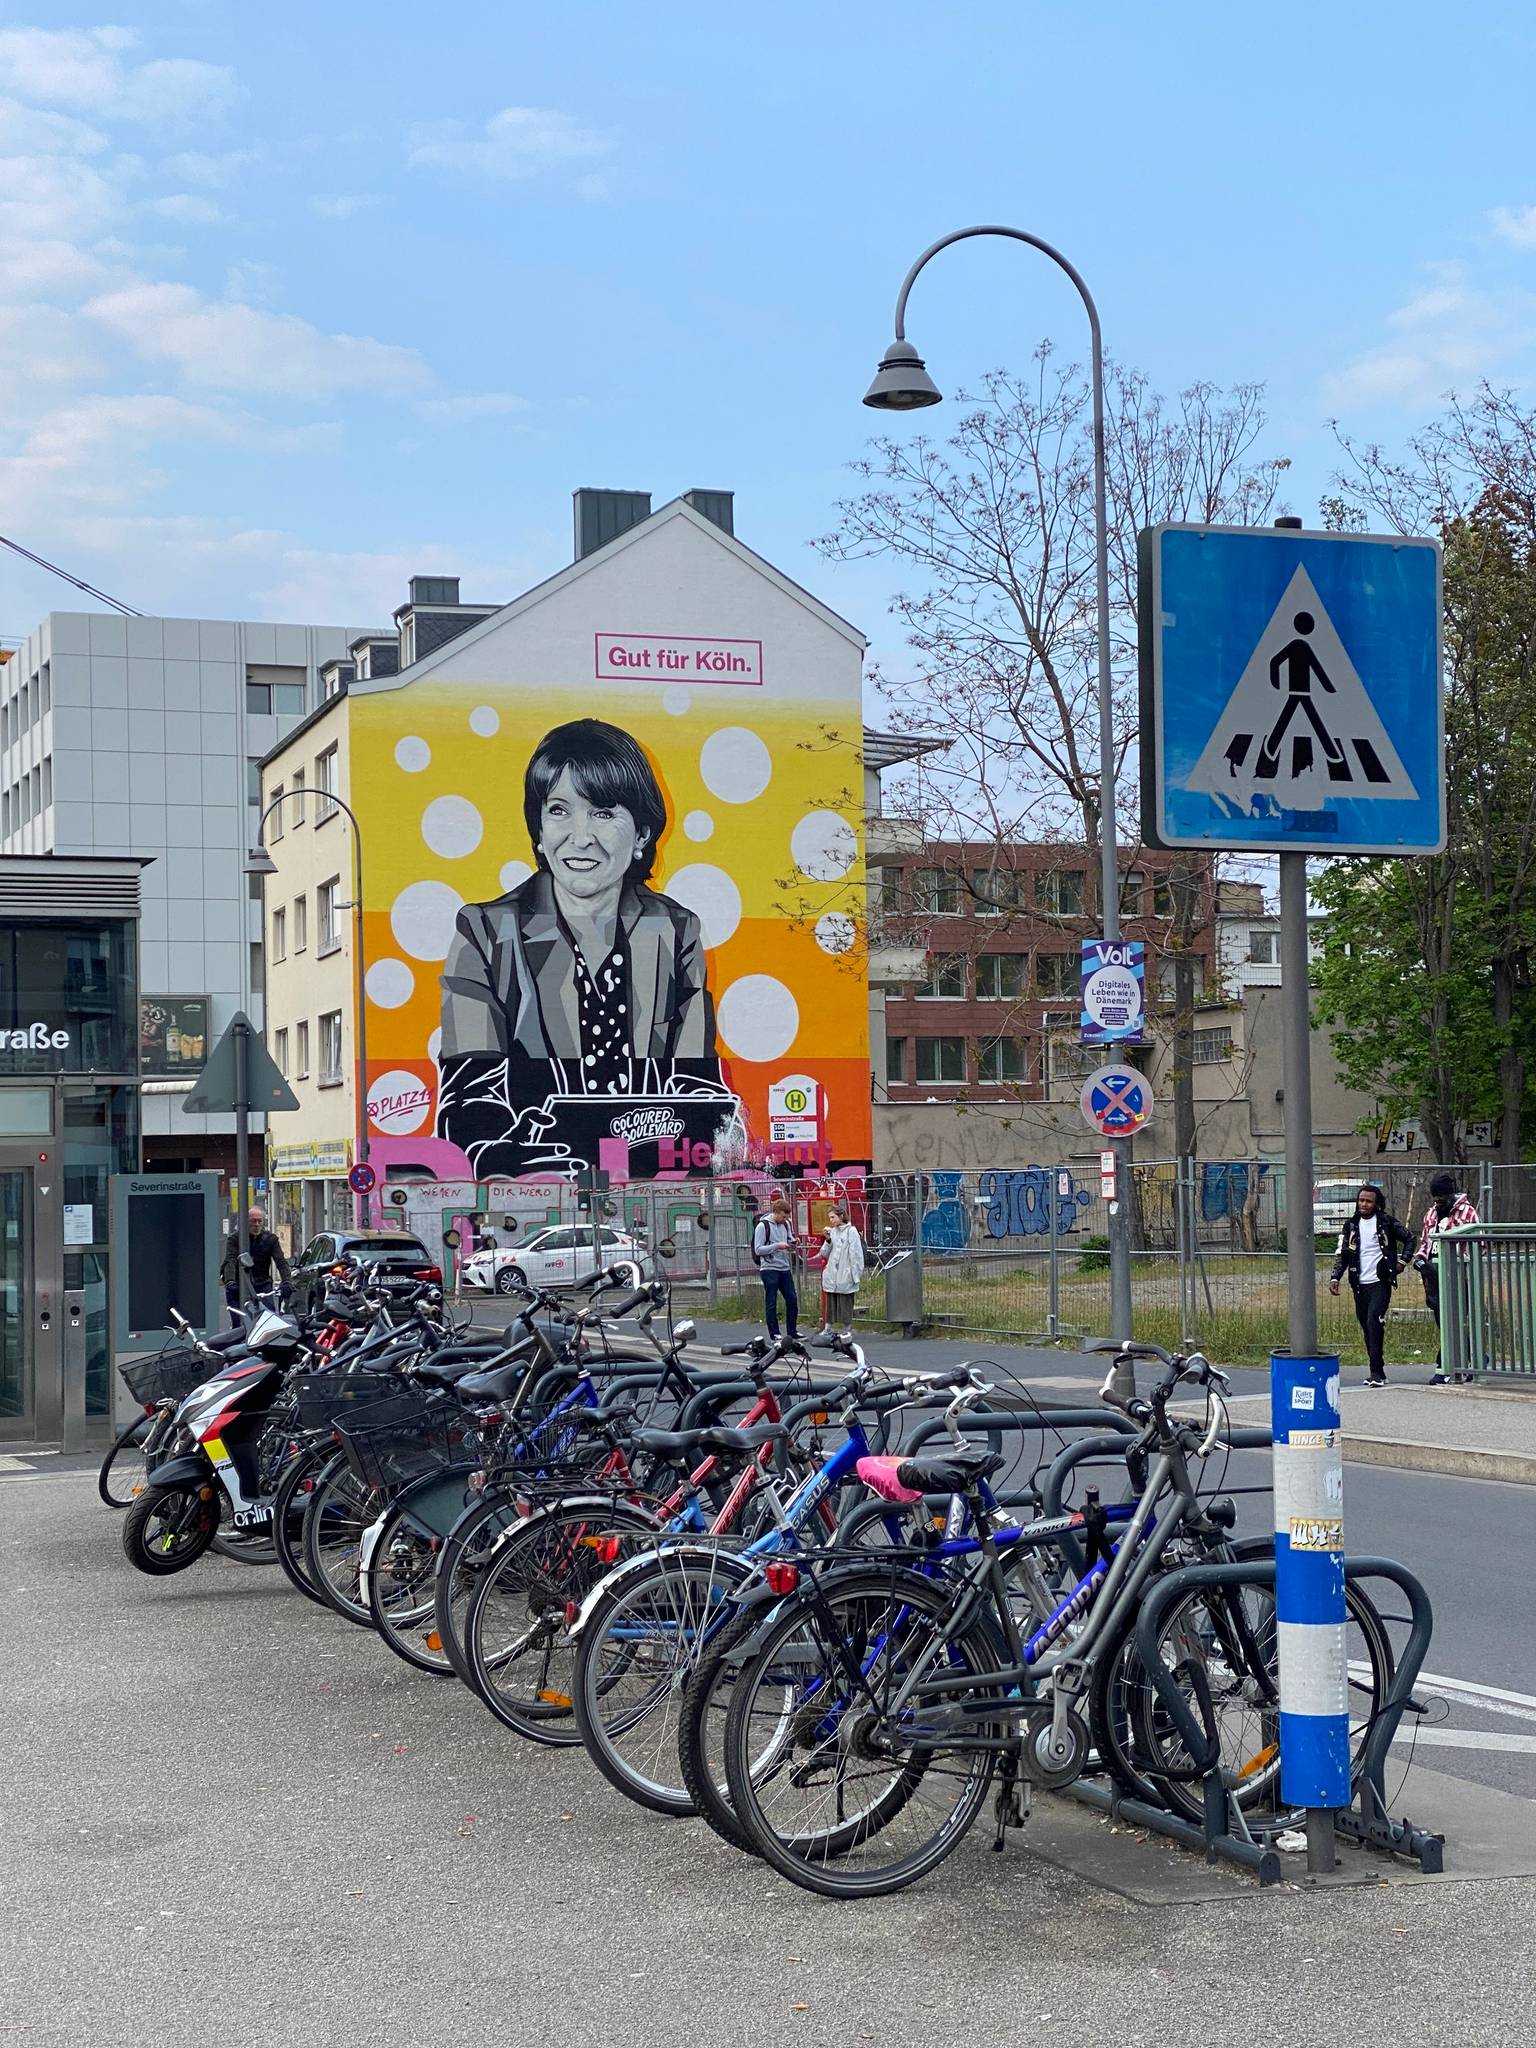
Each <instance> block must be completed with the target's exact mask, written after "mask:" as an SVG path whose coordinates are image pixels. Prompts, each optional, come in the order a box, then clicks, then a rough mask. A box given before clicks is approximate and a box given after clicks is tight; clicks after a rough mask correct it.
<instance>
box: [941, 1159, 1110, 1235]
mask: <svg viewBox="0 0 1536 2048" xmlns="http://www.w3.org/2000/svg"><path fill="white" fill-rule="evenodd" d="M935 1178H937V1175H935ZM977 1188H978V1190H979V1192H980V1196H981V1199H982V1200H983V1201H984V1202H985V1203H986V1205H987V1206H986V1222H987V1235H988V1237H1047V1236H1049V1235H1050V1231H1051V1208H1052V1205H1053V1204H1054V1206H1055V1210H1056V1231H1057V1234H1058V1236H1064V1235H1065V1234H1066V1233H1067V1232H1068V1231H1072V1230H1076V1228H1077V1226H1078V1222H1079V1217H1080V1212H1081V1211H1082V1210H1083V1209H1085V1208H1087V1206H1088V1204H1089V1203H1090V1202H1091V1201H1092V1200H1093V1196H1092V1194H1091V1193H1090V1192H1089V1190H1088V1188H1087V1187H1086V1186H1080V1185H1079V1183H1078V1181H1077V1178H1076V1176H1075V1175H1074V1174H1073V1173H1072V1171H1071V1170H1070V1168H1068V1167H1065V1166H1058V1167H1047V1166H1027V1167H1025V1168H1024V1169H1023V1170H1022V1172H1017V1173H1002V1172H996V1171H993V1170H991V1169H989V1170H988V1171H987V1172H986V1173H984V1174H982V1175H981V1177H980V1179H979V1180H978V1182H977Z"/></svg>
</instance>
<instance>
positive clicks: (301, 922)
mask: <svg viewBox="0 0 1536 2048" xmlns="http://www.w3.org/2000/svg"><path fill="white" fill-rule="evenodd" d="M308 945H309V898H308V897H307V896H295V897H294V899H293V950H294V951H295V953H302V952H304V951H305V949H306V948H307V947H308Z"/></svg>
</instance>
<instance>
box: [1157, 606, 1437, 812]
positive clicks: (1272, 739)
mask: <svg viewBox="0 0 1536 2048" xmlns="http://www.w3.org/2000/svg"><path fill="white" fill-rule="evenodd" d="M1186 787H1187V788H1189V789H1192V790H1199V791H1201V792H1203V793H1204V794H1205V795H1207V796H1210V797H1212V798H1214V799H1215V801H1216V802H1217V803H1218V804H1220V805H1222V806H1223V807H1224V808H1225V807H1229V806H1230V808H1231V810H1232V812H1233V813H1234V815H1236V816H1239V817H1248V816H1251V815H1252V813H1253V811H1254V809H1255V808H1256V807H1258V806H1264V807H1270V806H1272V807H1273V808H1274V809H1275V810H1277V811H1280V810H1318V809H1321V808H1322V806H1323V805H1324V804H1325V803H1326V802H1327V801H1328V799H1329V798H1330V797H1335V798H1336V797H1340V796H1369V797H1374V798H1378V799H1398V800H1401V801H1404V802H1411V801H1413V800H1415V799H1416V798H1417V796H1418V791H1417V790H1416V789H1415V787H1414V785H1413V781H1412V778H1411V777H1410V776H1409V774H1408V771H1407V770H1406V769H1405V768H1404V766H1403V764H1402V761H1401V760H1400V759H1399V757H1398V753H1397V749H1396V748H1395V747H1394V746H1393V744H1392V741H1391V739H1390V738H1389V736H1388V734H1387V730H1386V728H1385V726H1384V725H1383V724H1382V722H1381V719H1380V717H1379V716H1378V715H1377V712H1376V710H1375V707H1374V706H1373V705H1372V703H1371V700H1370V697H1369V696H1368V694H1367V692H1366V688H1365V685H1364V683H1363V682H1362V681H1361V680H1360V676H1359V673H1358V671H1357V670H1356V668H1355V665H1354V663H1353V662H1352V661H1351V659H1350V657H1349V651H1348V649H1347V648H1346V647H1345V645H1344V642H1343V640H1342V639H1341V638H1340V637H1339V633H1338V631H1337V629H1336V628H1335V626H1334V623H1333V621H1332V619H1330V618H1329V616H1328V612H1327V609H1326V607H1325V606H1324V604H1323V602H1322V599H1321V598H1320V597H1319V596H1318V594H1317V590H1316V588H1315V586H1314V585H1313V582H1312V579H1311V577H1310V576H1309V575H1308V574H1307V572H1306V569H1305V568H1303V567H1298V568H1297V570H1296V572H1295V574H1294V575H1293V576H1292V578H1291V580H1290V582H1289V583H1288V584H1287V585H1286V587H1285V592H1284V595H1283V596H1282V597H1281V599H1280V602H1279V603H1278V604H1277V605H1276V606H1275V609H1274V611H1273V613H1272V614H1271V615H1270V619H1269V623H1268V624H1267V625H1266V626H1265V628H1264V630H1263V632H1262V633H1261V634H1260V636H1259V639H1258V643H1257V645H1256V646H1255V647H1254V650H1253V652H1252V653H1251V654H1250V655H1249V657H1248V660H1247V662H1246V663H1245V664H1244V667H1243V671H1242V674H1241V675H1240V676H1239V677H1238V679H1237V682H1236V684H1235V686H1234V688H1233V690H1232V694H1231V696H1230V697H1229V698H1228V700H1227V707H1226V709H1225V710H1224V711H1223V712H1222V714H1221V716H1220V718H1219V719H1218V720H1217V722H1216V726H1215V729H1214V730H1213V731H1212V733H1211V736H1210V738H1209V740H1208V741H1207V742H1206V745H1205V748H1204V751H1203V752H1202V753H1201V755H1200V758H1199V760H1198V761H1196V763H1195V766H1194V769H1193V771H1192V772H1191V774H1190V776H1189V779H1188V782H1187V784H1186Z"/></svg>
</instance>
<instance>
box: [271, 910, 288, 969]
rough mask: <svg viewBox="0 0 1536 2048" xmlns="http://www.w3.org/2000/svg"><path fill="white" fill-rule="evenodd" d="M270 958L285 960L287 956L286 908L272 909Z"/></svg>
mask: <svg viewBox="0 0 1536 2048" xmlns="http://www.w3.org/2000/svg"><path fill="white" fill-rule="evenodd" d="M272 958H273V959H274V960H286V959H287V958H288V913H287V911H286V910H274V911H273V913H272Z"/></svg>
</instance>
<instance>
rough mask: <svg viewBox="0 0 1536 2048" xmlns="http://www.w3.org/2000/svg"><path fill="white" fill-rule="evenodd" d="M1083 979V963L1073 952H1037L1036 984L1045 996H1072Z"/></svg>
mask: <svg viewBox="0 0 1536 2048" xmlns="http://www.w3.org/2000/svg"><path fill="white" fill-rule="evenodd" d="M1081 979H1082V963H1081V961H1080V960H1079V959H1078V958H1077V956H1076V955H1075V954H1072V953H1037V954H1036V955H1035V986H1036V988H1038V989H1039V991H1040V993H1041V995H1043V996H1070V995H1073V994H1075V993H1076V991H1077V987H1078V984H1079V982H1080V981H1081Z"/></svg>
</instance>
